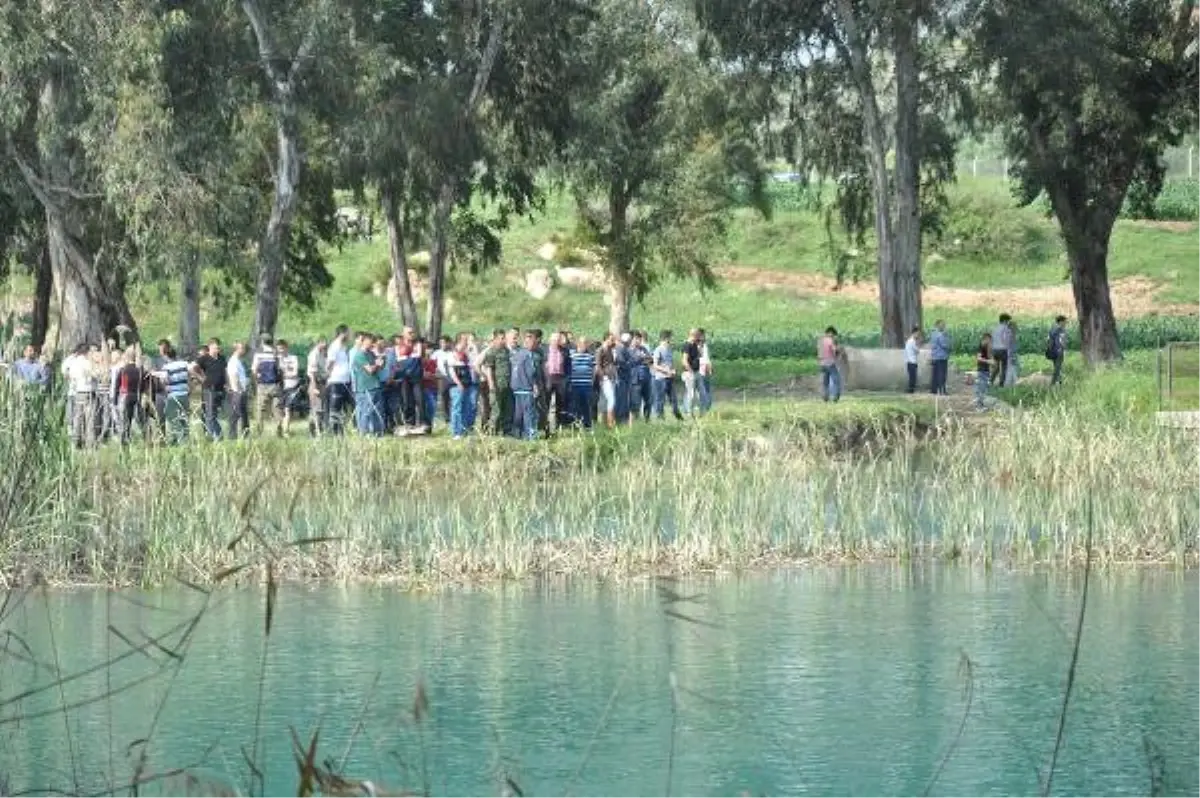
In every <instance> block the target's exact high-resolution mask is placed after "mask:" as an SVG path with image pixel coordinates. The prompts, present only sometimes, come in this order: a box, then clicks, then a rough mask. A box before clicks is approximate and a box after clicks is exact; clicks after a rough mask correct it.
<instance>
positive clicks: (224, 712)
mask: <svg viewBox="0 0 1200 798" xmlns="http://www.w3.org/2000/svg"><path fill="white" fill-rule="evenodd" d="M1080 586H1081V576H1080V575H1078V574H1075V575H1066V574H1020V575H1017V574H1005V573H993V574H987V573H984V572H982V571H971V570H967V569H960V568H945V569H941V568H922V567H914V568H912V569H906V568H900V567H861V568H827V569H826V568H818V569H805V570H795V571H788V572H779V573H775V574H770V575H763V576H755V577H747V578H743V579H740V580H734V579H727V580H709V581H704V580H702V581H692V582H688V583H684V584H673V585H671V587H672V588H673V589H675V590H678V591H679V592H681V593H684V594H688V595H692V594H699V598H698V599H697V600H696V601H694V602H686V603H681V604H675V605H671V607H670V608H671V609H674V610H678V611H679V612H681V613H683V614H685V615H687V616H689V617H690V618H693V619H695V620H696V621H701V622H702V623H693V622H689V621H684V620H679V619H674V618H671V617H670V616H668V615H667V614H666V613H665V612H664V606H665V605H664V603H663V601H662V599H661V596H660V595H658V594H657V592H656V590H655V587H654V585H653V584H652V583H649V582H646V583H640V584H635V585H622V586H607V587H606V586H600V585H597V584H595V583H591V582H587V583H574V584H570V585H566V586H527V587H510V588H504V589H489V590H479V591H469V590H468V591H455V592H446V593H442V594H438V595H431V596H414V595H408V594H404V593H401V592H398V591H394V590H390V589H386V588H364V587H348V588H340V587H329V586H322V587H314V588H311V589H306V588H290V589H289V588H284V589H282V590H281V591H280V594H279V601H278V604H277V610H276V615H275V619H274V628H273V631H272V633H271V638H270V646H269V648H268V653H267V662H266V670H265V680H264V681H263V682H262V684H263V685H265V687H264V689H263V690H261V691H260V687H259V685H260V665H261V656H262V653H263V628H264V620H263V604H264V599H263V591H261V590H236V591H235V590H230V591H225V592H222V593H217V594H214V596H213V597H212V599H211V601H210V604H209V606H208V608H207V610H206V612H205V614H204V616H203V618H202V619H201V620H200V622H199V624H198V626H197V627H196V629H195V633H194V635H193V636H192V637H191V638H190V639H189V640H187V641H185V642H180V637H181V635H180V634H179V633H175V634H171V635H166V636H165V637H164V638H163V639H162V640H161V641H160V643H161V644H162V648H158V647H153V646H149V647H148V646H146V644H145V641H146V640H147V638H148V636H152V635H158V634H162V633H163V632H164V631H165V630H168V629H170V628H171V627H173V626H177V625H180V624H186V623H187V622H188V619H189V617H191V616H192V615H193V614H195V612H196V611H197V610H198V609H199V608H200V606H201V605H202V603H203V601H204V599H203V597H202V596H200V595H198V594H195V593H191V592H189V591H186V590H183V589H175V590H168V591H161V592H151V593H121V594H115V593H110V592H106V591H78V592H59V593H53V592H52V593H49V594H47V595H45V596H42V595H38V594H29V595H27V596H26V597H25V598H24V600H23V601H21V602H20V603H19V604H18V603H14V598H10V602H9V605H8V606H7V607H6V610H5V617H4V629H5V630H6V631H7V632H9V633H10V634H9V635H8V637H7V643H6V646H5V652H6V657H5V659H4V661H3V664H2V665H0V696H2V700H3V704H2V707H0V779H2V780H3V781H2V783H0V787H2V788H3V789H4V790H6V791H7V792H6V793H5V794H8V795H12V794H14V793H18V792H22V791H26V790H32V789H48V790H52V791H57V792H99V791H104V790H111V789H113V787H112V785H113V784H119V783H121V782H123V781H128V780H129V779H130V778H131V774H132V773H133V772H134V769H135V762H136V760H137V757H138V754H139V752H141V751H142V750H145V754H146V761H147V763H148V769H149V770H151V771H154V772H159V773H162V772H165V771H167V770H170V769H174V768H182V767H185V766H188V767H190V768H191V770H190V772H191V773H192V774H193V775H194V776H196V777H198V778H200V779H201V781H200V782H198V783H188V782H187V781H186V780H185V779H184V778H182V777H181V776H175V777H172V778H170V779H167V780H165V781H162V782H159V783H157V784H154V785H149V786H147V787H146V788H143V792H144V793H154V794H157V793H161V792H163V791H172V792H183V791H192V792H212V791H214V790H215V789H217V787H218V785H222V784H224V785H229V786H231V787H234V788H236V789H238V790H239V791H241V792H243V793H244V792H247V791H249V790H250V789H251V783H250V777H249V776H248V767H247V766H246V764H245V757H246V755H247V754H252V755H253V757H254V758H255V760H256V761H258V762H259V763H260V764H261V766H262V768H263V772H264V774H265V782H266V783H265V790H266V792H267V793H268V794H283V793H288V792H289V791H290V793H291V794H295V789H296V783H297V780H296V768H295V765H294V762H293V761H292V759H291V752H290V745H291V743H290V738H289V727H295V729H296V730H297V733H298V734H299V735H300V736H301V737H302V738H304V739H305V741H307V740H308V738H309V736H310V735H311V732H312V730H313V729H315V728H317V727H318V726H319V727H320V738H319V745H318V749H319V752H318V756H317V760H318V762H319V761H322V760H324V759H326V758H328V759H331V760H332V761H333V762H334V763H340V762H341V761H342V760H343V758H344V760H345V767H344V772H345V773H346V774H347V775H348V776H352V777H355V778H359V779H362V778H369V779H371V780H373V781H374V782H375V783H377V784H379V785H381V789H397V788H406V789H410V790H417V791H420V790H422V789H426V788H428V789H429V790H430V791H432V792H434V793H441V794H462V795H465V794H498V793H499V792H500V791H501V790H502V782H503V781H504V779H506V778H507V779H511V781H512V783H513V784H515V785H517V787H518V788H519V789H520V790H521V791H523V792H524V793H525V794H527V795H532V794H547V793H551V794H563V793H564V792H569V793H570V794H574V795H629V794H663V793H665V792H667V791H668V782H669V789H670V792H671V793H673V794H677V795H733V794H740V793H742V792H748V793H750V794H795V795H816V794H843V795H846V794H855V795H865V794H881V793H882V794H922V793H924V792H926V791H929V792H932V793H933V794H947V795H948V794H956V795H961V794H968V795H1000V794H1028V793H1036V792H1039V778H1040V776H1039V773H1040V772H1043V771H1044V770H1045V767H1046V764H1047V762H1048V761H1049V758H1050V753H1051V749H1052V748H1053V741H1054V737H1055V731H1056V724H1057V720H1058V714H1059V710H1060V707H1061V700H1062V691H1063V684H1064V680H1065V675H1066V670H1067V665H1068V661H1069V658H1070V649H1071V646H1070V639H1071V637H1072V636H1073V634H1074V626H1075V622H1076V618H1077V612H1078V605H1079V589H1080ZM1198 601H1200V580H1198V579H1197V574H1196V573H1194V572H1193V573H1186V574H1180V573H1175V572H1166V571H1157V570H1122V571H1118V572H1116V573H1109V574H1102V575H1098V576H1095V577H1094V578H1093V582H1092V592H1091V596H1090V600H1089V606H1088V612H1087V616H1086V625H1085V627H1084V633H1083V634H1084V637H1083V646H1082V654H1081V659H1080V663H1079V670H1078V677H1077V684H1076V691H1075V692H1074V694H1073V699H1072V703H1071V706H1070V711H1069V714H1068V719H1067V728H1066V737H1065V742H1064V745H1063V748H1062V751H1061V754H1060V758H1059V765H1058V769H1057V771H1056V773H1055V779H1054V786H1053V791H1054V792H1055V793H1056V794H1072V795H1083V794H1104V795H1144V794H1148V792H1149V791H1150V789H1151V779H1152V775H1151V774H1152V773H1153V774H1154V775H1153V779H1154V782H1155V784H1156V785H1157V788H1158V789H1160V790H1161V791H1163V792H1166V793H1168V794H1193V795H1194V794H1196V793H1197V791H1200V778H1198V775H1197V761H1198V756H1200V733H1198V727H1200V710H1198V706H1200V686H1198V679H1200V677H1198V672H1200V655H1198V653H1197V652H1198V646H1200V641H1198V637H1197V636H1198V632H1197V629H1198ZM131 644H132V645H133V646H135V647H137V648H139V649H142V650H141V651H136V650H135V649H131V648H130V646H131ZM163 649H167V650H166V651H164V650H163ZM122 655H123V656H124V659H121V660H120V661H119V662H117V663H115V664H114V665H112V667H110V668H102V667H97V668H96V671H95V672H94V673H92V674H89V675H84V676H81V677H80V678H77V679H74V680H72V681H70V682H69V683H66V684H63V685H62V686H61V689H60V688H57V687H55V686H54V683H55V680H54V673H55V671H56V669H57V671H58V672H61V673H64V674H71V673H76V672H78V671H81V670H82V669H85V668H88V667H93V666H100V665H102V664H103V663H104V662H105V661H106V660H107V659H111V658H115V657H118V656H122ZM31 657H32V658H33V659H34V660H36V661H37V663H38V664H34V663H31V662H30V659H31ZM56 660H57V663H56ZM967 661H969V663H970V665H969V667H967V666H965V665H964V663H965V662H967ZM672 674H674V683H675V685H676V691H675V696H676V700H675V702H673V701H672V688H671V684H672ZM418 683H421V684H422V685H423V686H424V689H425V692H426V694H427V696H428V701H429V715H428V717H426V718H425V719H424V721H423V722H422V723H421V724H414V723H413V722H412V719H411V709H412V706H413V697H414V689H415V686H416V685H417V684H418ZM39 690H40V692H38V691H39ZM22 692H30V693H31V694H29V695H27V696H25V697H24V698H21V699H20V700H14V697H15V696H18V695H19V694H21V693H22ZM260 693H261V695H262V703H261V707H260V705H259V696H260ZM106 694H115V695H112V696H111V697H106ZM968 697H969V711H968ZM63 702H66V703H68V704H72V705H74V704H85V705H83V706H78V707H76V708H74V709H71V710H69V711H67V712H65V713H64V712H62V711H61V705H62V703H63ZM673 706H674V708H673ZM260 709H261V722H260V723H259V724H258V727H259V728H260V729H261V738H262V743H260V744H259V746H258V749H257V752H256V753H254V746H255V738H256V735H255V728H256V722H255V718H256V715H257V714H258V713H259V711H260ZM964 713H965V715H964ZM964 716H965V718H966V721H965V725H963V718H964ZM960 727H961V728H962V733H961V737H959V729H960ZM139 740H148V742H137V741H139ZM956 741H957V742H956ZM672 749H673V751H674V753H673V754H672V753H671V752H672ZM943 762H944V766H943V767H942V768H941V772H940V775H938V776H937V779H936V781H933V779H934V774H935V772H937V771H938V768H939V764H941V763H943ZM931 781H933V783H932V785H931ZM253 789H255V790H256V791H257V790H259V789H261V786H260V785H255V786H254V788H253ZM509 789H510V790H511V789H512V788H511V787H510V788H509ZM117 791H118V792H121V793H123V794H128V792H129V790H128V788H124V789H121V788H118V789H117Z"/></svg>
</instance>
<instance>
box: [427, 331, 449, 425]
mask: <svg viewBox="0 0 1200 798" xmlns="http://www.w3.org/2000/svg"><path fill="white" fill-rule="evenodd" d="M433 361H434V362H435V363H436V364H437V385H438V403H439V404H440V405H441V406H442V417H443V418H445V419H446V424H447V426H449V424H450V386H451V385H453V384H454V378H453V377H451V376H450V371H451V369H452V368H453V367H454V361H455V353H454V340H453V339H452V338H451V337H450V336H449V335H443V336H442V337H441V339H440V341H439V342H438V348H437V351H436V352H434V353H433ZM435 415H436V413H435ZM429 422H430V424H431V425H432V423H433V419H429Z"/></svg>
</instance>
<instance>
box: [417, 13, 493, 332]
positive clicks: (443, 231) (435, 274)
mask: <svg viewBox="0 0 1200 798" xmlns="http://www.w3.org/2000/svg"><path fill="white" fill-rule="evenodd" d="M503 34H504V15H503V14H495V15H494V16H493V18H492V24H491V27H490V28H489V29H488V38H487V43H486V44H485V45H484V48H483V50H482V52H480V54H479V65H478V66H477V67H476V68H475V79H474V81H473V82H472V83H471V93H470V94H469V95H467V103H466V105H464V106H463V109H462V110H463V113H462V121H463V124H471V118H472V117H473V116H474V115H475V109H476V108H477V107H478V106H479V103H480V101H481V100H482V99H483V91H484V89H485V88H487V83H488V80H489V79H490V78H491V75H492V67H494V66H495V64H496V57H497V56H498V55H499V54H500V44H501V41H502V39H503ZM457 201H458V197H457V196H455V189H454V181H453V178H452V177H450V176H449V175H447V176H445V177H443V178H442V184H441V188H440V189H439V190H438V197H437V203H436V204H435V205H434V210H433V241H432V242H431V245H430V247H429V300H428V302H427V310H426V313H425V315H426V318H428V319H429V327H428V329H427V330H426V331H425V337H426V338H428V339H429V340H431V341H436V340H437V339H438V337H439V336H440V335H441V334H442V314H443V313H444V312H445V304H446V297H445V294H446V257H447V252H446V246H447V242H448V240H449V236H450V214H451V212H452V211H453V210H454V203H455V202H457Z"/></svg>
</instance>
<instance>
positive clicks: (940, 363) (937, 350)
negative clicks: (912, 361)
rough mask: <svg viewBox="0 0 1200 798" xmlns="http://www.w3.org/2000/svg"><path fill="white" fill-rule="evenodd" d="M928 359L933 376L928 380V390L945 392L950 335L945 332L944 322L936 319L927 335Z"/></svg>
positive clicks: (937, 392)
mask: <svg viewBox="0 0 1200 798" xmlns="http://www.w3.org/2000/svg"><path fill="white" fill-rule="evenodd" d="M929 360H930V364H931V365H932V367H933V377H932V379H930V381H929V392H930V393H936V394H945V393H946V375H947V373H948V372H949V370H950V336H949V335H948V334H947V333H946V322H945V320H944V319H938V320H937V323H936V324H934V326H933V333H932V334H931V335H930V336H929Z"/></svg>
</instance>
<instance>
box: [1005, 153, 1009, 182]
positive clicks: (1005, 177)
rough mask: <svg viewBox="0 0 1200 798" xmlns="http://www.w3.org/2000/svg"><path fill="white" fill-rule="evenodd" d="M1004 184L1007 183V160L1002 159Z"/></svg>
mask: <svg viewBox="0 0 1200 798" xmlns="http://www.w3.org/2000/svg"><path fill="white" fill-rule="evenodd" d="M1004 182H1006V183H1007V182H1008V159H1007V158H1005V159H1004Z"/></svg>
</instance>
